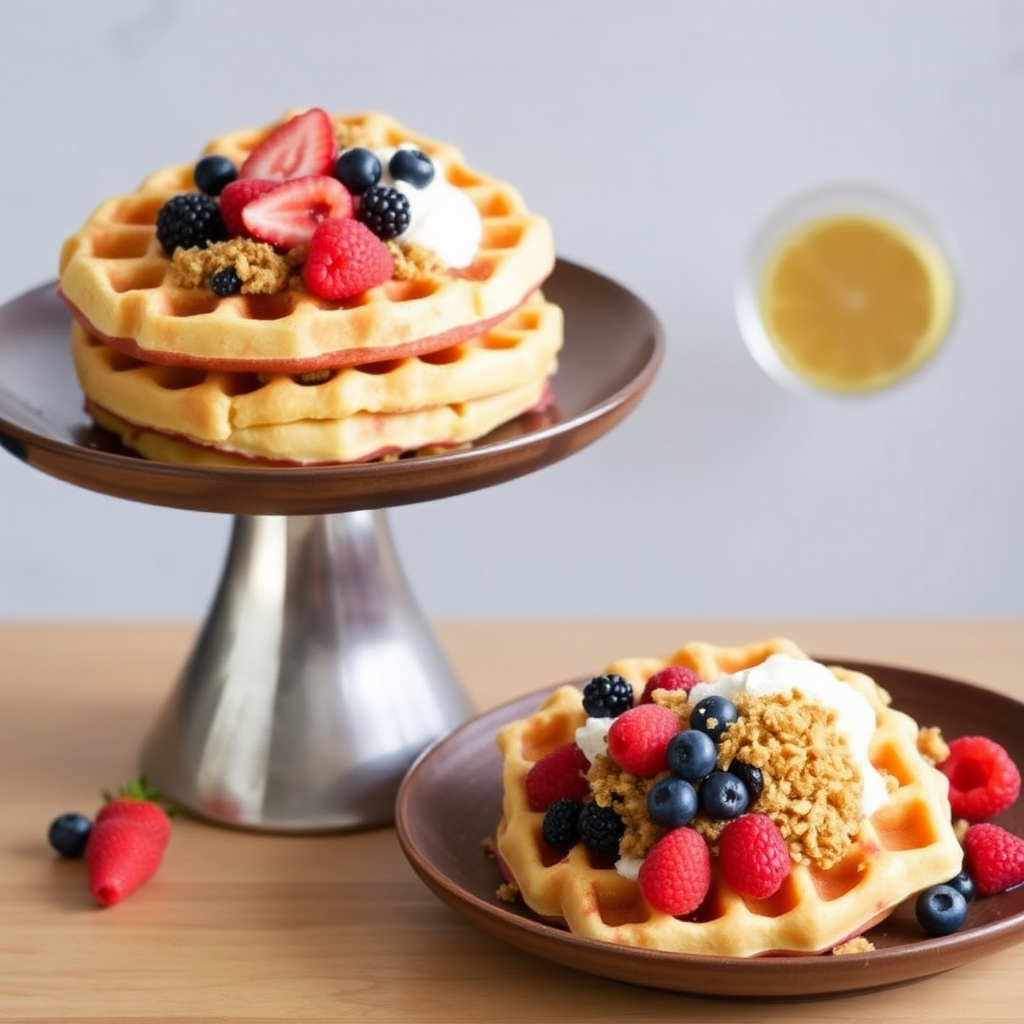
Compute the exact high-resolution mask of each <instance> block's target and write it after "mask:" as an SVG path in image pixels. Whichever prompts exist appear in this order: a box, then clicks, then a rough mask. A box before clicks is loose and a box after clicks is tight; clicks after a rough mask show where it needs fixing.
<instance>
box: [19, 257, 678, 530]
mask: <svg viewBox="0 0 1024 1024" xmlns="http://www.w3.org/2000/svg"><path fill="white" fill-rule="evenodd" d="M544 292H545V294H546V295H547V296H548V297H549V298H550V299H551V300H552V301H554V302H557V303H559V304H560V305H561V306H562V307H563V309H564V310H565V346H564V348H563V350H562V353H561V355H560V359H559V370H558V373H557V374H556V376H555V378H554V382H553V384H554V394H555V405H554V408H553V409H552V410H549V411H548V412H546V413H544V414H535V415H529V414H528V415H526V416H524V417H520V418H519V419H518V420H516V421H514V422H513V423H510V424H506V425H505V426H504V427H501V428H499V429H498V430H496V431H493V432H492V433H491V434H489V435H488V436H487V437H485V438H483V439H481V440H480V441H478V442H476V443H475V444H474V445H473V446H472V447H470V448H468V449H464V450H461V451H456V452H449V453H446V454H441V455H429V456H420V457H416V458H410V459H400V460H398V461H394V462H386V463H369V464H363V465H348V466H322V467H309V468H307V467H271V466H257V465H254V466H252V467H251V468H250V467H248V466H242V467H237V468H236V467H228V468H219V467H201V466H181V465H175V464H172V463H165V462H155V461H150V460H146V459H142V458H139V457H137V456H135V455H133V454H132V453H130V452H128V451H127V450H126V449H124V448H123V447H121V445H120V443H119V442H118V441H117V440H116V439H114V438H113V437H112V435H110V434H109V433H107V432H106V431H103V430H99V429H97V428H95V427H94V426H93V425H92V422H91V420H90V419H89V417H88V416H87V415H86V414H85V412H84V409H83V398H82V393H81V391H80V389H79V387H78V382H77V380H76V379H75V373H74V367H73V365H72V362H71V351H70V341H69V330H70V314H69V313H68V310H67V308H66V307H65V305H64V303H63V302H62V301H61V300H60V299H59V298H58V296H57V294H56V286H55V284H53V283H51V284H47V285H44V286H41V287H39V288H37V289H34V290H33V291H30V292H27V293H25V294H24V295H22V296H20V297H19V298H16V299H14V300H13V301H11V302H9V303H7V304H6V305H5V306H3V307H0V445H2V446H3V447H5V448H7V449H8V451H10V452H11V453H12V454H14V455H15V456H17V457H20V458H22V459H24V460H25V461H26V462H27V463H28V464H29V465H31V466H33V467H35V468H37V469H40V470H42V471H43V472H46V473H49V474H50V475H52V476H55V477H57V478H59V479H61V480H66V481H68V482H69V483H73V484H77V485H78V486H80V487H85V488H88V489H89V490H93V491H99V492H101V493H103V494H110V495H115V496H117V497H122V498H128V499H131V500H133V501H143V502H148V503H150V504H155V505H166V506H170V507H174V508H185V509H192V510H195V511H205V512H228V513H234V514H249V515H314V514H330V513H334V512H351V511H356V510H359V509H371V508H387V507H390V506H396V505H403V504H409V503H412V502H418V501H429V500H433V499H436V498H443V497H448V496H450V495H453V494H459V493H462V492H464V491H470V490H475V489H478V488H482V487H489V486H491V485H493V484H498V483H502V482H504V481H506V480H512V479H514V478H516V477H518V476H522V475H524V474H526V473H530V472H533V471H534V470H537V469H541V468H542V467H544V466H547V465H550V464H551V463H553V462H557V461H558V460H560V459H563V458H565V457H567V456H569V455H572V454H573V453H574V452H577V451H579V450H580V449H582V448H584V447H586V446H587V445H589V444H591V443H592V442H593V441H596V440H597V439H598V438H599V437H601V436H602V435H603V434H604V433H606V432H607V431H608V430H610V429H612V427H614V426H615V425H616V424H617V423H618V422H620V421H621V420H622V419H623V417H625V416H626V415H627V414H628V413H629V412H630V411H632V409H633V408H634V407H635V406H636V404H637V403H638V402H639V400H640V398H641V397H642V395H643V394H644V392H645V391H646V390H647V388H648V387H649V385H650V384H651V382H652V381H653V379H654V376H655V374H656V373H657V370H658V367H659V365H660V363H661V360H662V357H663V351H664V341H663V338H662V329H661V326H660V324H659V323H658V320H657V318H656V317H655V315H654V314H653V313H652V311H651V310H650V309H649V308H648V307H647V306H646V305H645V304H644V303H643V302H642V301H641V300H640V299H639V298H637V297H636V296H635V295H633V294H632V293H631V292H629V291H627V290H626V289H625V288H623V287H622V286H621V285H618V284H616V283H615V282H614V281H612V280H610V279H609V278H606V277H602V276H601V275H599V274H597V273H594V272H593V271H590V270H587V269H585V268H583V267H580V266H578V265H576V264H573V263H569V262H566V261H564V260H560V261H559V262H558V265H557V266H556V268H555V272H554V273H553V274H552V276H551V278H550V279H549V280H548V281H547V282H546V284H545V286H544Z"/></svg>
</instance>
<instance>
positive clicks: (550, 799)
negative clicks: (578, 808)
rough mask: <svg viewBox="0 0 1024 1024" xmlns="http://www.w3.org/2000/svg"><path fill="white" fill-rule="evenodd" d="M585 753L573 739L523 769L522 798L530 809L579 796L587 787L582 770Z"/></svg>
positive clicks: (538, 809)
mask: <svg viewBox="0 0 1024 1024" xmlns="http://www.w3.org/2000/svg"><path fill="white" fill-rule="evenodd" d="M589 767H590V762H589V761H588V760H587V755H586V754H584V753H583V751H582V750H580V748H579V747H578V746H576V744H575V743H565V744H563V745H562V746H560V747H557V748H556V749H554V750H552V751H551V753H550V754H545V755H544V756H543V757H542V758H541V759H540V760H539V761H537V762H536V763H535V764H534V765H533V767H532V768H531V769H530V770H529V771H528V772H527V773H526V799H527V800H528V801H529V804H530V809H531V810H534V811H546V810H547V809H548V807H549V806H550V805H551V804H553V803H554V802H555V801H556V800H558V799H560V798H562V797H565V798H567V799H569V800H582V799H583V798H584V797H585V796H586V795H587V793H588V792H589V791H590V787H589V785H588V783H587V780H586V778H585V773H586V771H587V769H588V768H589Z"/></svg>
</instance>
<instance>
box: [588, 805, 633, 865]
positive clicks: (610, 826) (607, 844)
mask: <svg viewBox="0 0 1024 1024" xmlns="http://www.w3.org/2000/svg"><path fill="white" fill-rule="evenodd" d="M578 827H579V830H580V839H581V840H583V845H584V846H586V848H587V849H588V850H589V851H590V852H591V853H592V854H593V855H594V856H595V857H600V858H601V859H603V860H615V859H616V858H617V857H618V856H619V840H620V839H621V838H622V836H623V833H624V832H625V831H626V826H625V825H624V824H623V823H622V819H621V818H620V817H619V816H618V814H616V813H615V810H614V809H613V808H611V807H602V806H601V805H600V804H596V803H589V804H584V805H583V810H582V811H580V817H579V822H578Z"/></svg>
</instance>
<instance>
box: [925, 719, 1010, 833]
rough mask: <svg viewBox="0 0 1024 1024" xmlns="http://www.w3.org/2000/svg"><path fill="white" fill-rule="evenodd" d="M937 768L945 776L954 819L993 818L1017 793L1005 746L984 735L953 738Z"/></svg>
mask: <svg viewBox="0 0 1024 1024" xmlns="http://www.w3.org/2000/svg"><path fill="white" fill-rule="evenodd" d="M939 770H940V771H941V772H942V774H943V775H945V776H946V778H947V779H949V806H950V808H951V809H952V811H953V816H954V817H955V818H965V819H966V820H967V821H985V820H986V819H987V818H994V817H995V816H996V815H997V814H1001V813H1002V812H1003V811H1005V810H1006V809H1007V808H1008V807H1009V806H1010V805H1011V804H1012V803H1013V802H1014V801H1015V800H1016V799H1017V797H1018V796H1019V795H1020V772H1019V771H1018V770H1017V766H1016V765H1015V764H1014V763H1013V759H1012V758H1011V757H1010V755H1009V754H1008V753H1007V752H1006V749H1005V748H1004V747H1002V746H1000V744H998V743H996V741H995V740H990V739H989V738H988V737H987V736H959V737H957V738H956V739H955V740H953V741H952V742H951V743H950V744H949V757H947V758H946V760H945V761H943V762H942V764H940V765H939Z"/></svg>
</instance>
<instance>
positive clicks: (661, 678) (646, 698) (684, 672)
mask: <svg viewBox="0 0 1024 1024" xmlns="http://www.w3.org/2000/svg"><path fill="white" fill-rule="evenodd" d="M699 682H700V676H699V675H697V673H696V672H694V671H693V669H692V668H686V667H685V666H684V665H669V666H668V668H663V669H662V670H661V671H660V672H655V673H654V675H653V676H651V678H650V679H648V680H647V684H646V685H645V686H644V692H643V694H642V695H641V696H640V703H641V704H650V703H651V701H652V699H653V697H654V691H655V690H682V691H683V692H684V693H689V692H690V691H691V690H692V689H693V688H694V687H695V686H696V685H697V684H698V683H699Z"/></svg>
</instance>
